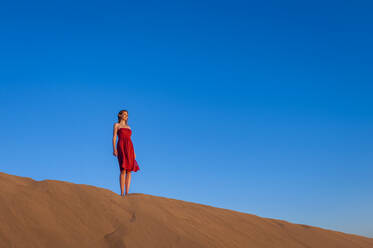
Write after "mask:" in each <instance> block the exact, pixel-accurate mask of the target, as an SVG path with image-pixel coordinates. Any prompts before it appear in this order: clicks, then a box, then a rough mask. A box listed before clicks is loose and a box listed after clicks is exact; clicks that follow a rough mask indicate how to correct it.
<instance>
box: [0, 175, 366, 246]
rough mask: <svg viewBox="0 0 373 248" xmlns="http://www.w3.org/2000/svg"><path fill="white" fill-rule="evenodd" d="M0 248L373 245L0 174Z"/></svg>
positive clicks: (232, 214)
mask: <svg viewBox="0 0 373 248" xmlns="http://www.w3.org/2000/svg"><path fill="white" fill-rule="evenodd" d="M0 213H1V214H0V244H2V246H1V247H30V248H31V247H64V248H65V247H91V248H92V247H100V248H105V247H124V248H142V247H147V248H151V247H162V248H163V247H177V248H184V247H185V248H193V247H222V248H223V247H224V248H227V247H237V248H246V247H247V248H251V247H252V248H293V247H294V248H295V247H299V248H305V247H307V248H313V247H315V248H323V247H325V248H332V247H335V248H354V247H359V248H373V239H372V238H367V237H363V236H359V235H353V234H347V233H343V232H338V231H332V230H327V229H323V228H319V227H313V226H308V225H302V224H294V223H290V222H287V221H284V220H277V219H271V218H263V217H259V216H256V215H253V214H247V213H241V212H237V211H233V210H228V209H222V208H215V207H212V206H208V205H203V204H197V203H192V202H187V201H182V200H176V199H171V198H166V197H161V196H153V195H148V194H142V193H133V194H129V195H128V196H127V198H123V197H120V196H119V195H118V194H116V193H114V192H112V191H110V190H107V189H104V188H100V187H95V186H90V185H84V184H74V183H70V182H63V181H57V180H43V181H36V180H33V179H31V178H27V177H19V176H14V175H9V174H6V173H2V172H0Z"/></svg>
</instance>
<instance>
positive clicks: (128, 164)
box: [113, 110, 140, 196]
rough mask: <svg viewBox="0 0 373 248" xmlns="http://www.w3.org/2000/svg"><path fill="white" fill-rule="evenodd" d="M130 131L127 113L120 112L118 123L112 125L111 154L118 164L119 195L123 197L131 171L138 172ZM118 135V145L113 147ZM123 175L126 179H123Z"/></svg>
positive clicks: (128, 185)
mask: <svg viewBox="0 0 373 248" xmlns="http://www.w3.org/2000/svg"><path fill="white" fill-rule="evenodd" d="M131 134H132V129H131V128H130V127H129V126H128V111H127V110H121V111H119V113H118V122H117V123H114V132H113V150H114V152H113V154H114V156H116V157H117V158H118V162H119V169H120V175H119V183H120V195H121V196H124V195H123V191H124V184H125V185H126V194H125V195H128V191H129V188H130V183H131V171H134V172H136V171H138V170H140V168H139V165H138V164H137V161H136V154H135V150H134V148H133V144H132V140H131ZM117 135H118V138H119V139H118V143H117V145H116V146H115V143H116V139H117ZM124 175H125V176H126V178H125V179H124Z"/></svg>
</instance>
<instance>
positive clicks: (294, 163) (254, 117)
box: [0, 1, 373, 237]
mask: <svg viewBox="0 0 373 248" xmlns="http://www.w3.org/2000/svg"><path fill="white" fill-rule="evenodd" d="M301 2H302V1H301ZM370 2H371V1H353V2H352V1H349V3H347V1H312V2H307V3H304V2H302V3H300V2H299V1H265V2H263V1H262V2H260V3H258V2H257V1H256V2H249V1H162V2H157V1H149V2H145V1H109V2H108V1H101V2H99V1H85V2H83V1H52V2H51V1H45V2H41V1H32V2H30V1H24V2H20V1H12V2H8V3H4V2H2V3H1V7H0V36H1V39H0V68H1V69H0V85H1V86H0V114H1V130H0V136H1V139H0V171H2V172H5V173H9V174H15V175H19V176H26V177H31V178H34V179H36V180H42V179H55V180H63V181H69V182H74V183H82V184H90V185H95V186H99V187H104V188H108V189H110V190H112V191H114V192H116V193H118V194H119V193H120V190H119V182H118V175H119V168H118V162H117V158H116V157H114V156H113V155H112V132H113V130H112V127H113V123H114V122H116V121H117V117H116V115H117V113H118V111H119V110H121V109H127V110H128V111H129V125H130V126H131V127H132V130H133V136H132V139H133V143H134V146H135V151H136V155H137V160H138V163H139V165H140V168H141V171H139V172H137V173H134V174H133V177H132V184H131V189H130V192H132V193H134V192H142V193H146V194H152V195H158V196H165V197H170V198H175V199H180V200H186V201H192V202H197V203H202V204H208V205H212V206H215V207H221V208H228V209H233V210H237V211H242V212H247V213H251V214H256V215H259V216H262V217H270V218H277V219H284V220H287V221H290V222H294V223H303V224H308V225H314V226H319V227H323V228H328V229H334V230H339V231H343V232H348V233H356V234H361V235H365V236H370V237H373V213H372V209H373V194H372V193H373V180H372V178H373V166H372V165H373V152H372V148H373V97H372V95H373V75H372V66H373V62H372V57H373V49H372V44H373V35H372V25H373V17H372V11H373V6H372V4H371V3H370Z"/></svg>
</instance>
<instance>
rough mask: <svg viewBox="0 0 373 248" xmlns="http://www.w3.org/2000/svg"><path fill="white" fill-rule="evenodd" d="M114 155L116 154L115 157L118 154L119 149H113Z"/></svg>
mask: <svg viewBox="0 0 373 248" xmlns="http://www.w3.org/2000/svg"><path fill="white" fill-rule="evenodd" d="M113 155H114V156H115V157H117V156H118V151H117V150H116V149H115V150H114V151H113Z"/></svg>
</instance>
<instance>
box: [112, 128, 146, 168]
mask: <svg viewBox="0 0 373 248" xmlns="http://www.w3.org/2000/svg"><path fill="white" fill-rule="evenodd" d="M131 134H132V130H131V129H129V128H126V127H121V128H119V130H118V138H119V139H118V143H117V151H118V162H119V169H120V170H121V171H122V170H127V171H134V172H136V171H138V170H140V167H139V165H138V164H137V161H136V159H135V152H134V149H133V144H132V140H131Z"/></svg>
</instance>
